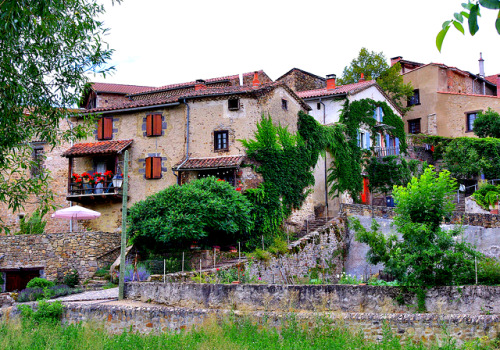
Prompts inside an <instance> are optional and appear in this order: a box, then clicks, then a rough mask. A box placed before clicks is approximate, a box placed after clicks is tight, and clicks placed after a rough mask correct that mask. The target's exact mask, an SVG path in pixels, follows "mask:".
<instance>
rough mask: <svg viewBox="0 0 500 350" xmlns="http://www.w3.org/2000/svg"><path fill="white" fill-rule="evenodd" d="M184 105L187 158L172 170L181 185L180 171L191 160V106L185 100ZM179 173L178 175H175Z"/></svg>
mask: <svg viewBox="0 0 500 350" xmlns="http://www.w3.org/2000/svg"><path fill="white" fill-rule="evenodd" d="M182 103H184V104H185V105H186V109H187V110H186V157H185V159H184V161H183V162H182V163H181V164H179V166H178V167H177V169H175V170H174V169H172V173H173V174H174V175H175V177H176V178H177V184H179V169H180V168H182V166H183V165H184V164H186V162H187V161H188V160H189V112H190V110H189V104H188V103H187V102H186V99H183V100H182ZM176 171H177V174H176V173H175V172H176Z"/></svg>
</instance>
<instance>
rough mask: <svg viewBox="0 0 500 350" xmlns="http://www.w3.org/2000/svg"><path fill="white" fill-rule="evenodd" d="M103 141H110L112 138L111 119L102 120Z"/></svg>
mask: <svg viewBox="0 0 500 350" xmlns="http://www.w3.org/2000/svg"><path fill="white" fill-rule="evenodd" d="M103 124H104V126H103V137H102V138H103V140H111V139H112V138H113V118H112V117H106V118H103Z"/></svg>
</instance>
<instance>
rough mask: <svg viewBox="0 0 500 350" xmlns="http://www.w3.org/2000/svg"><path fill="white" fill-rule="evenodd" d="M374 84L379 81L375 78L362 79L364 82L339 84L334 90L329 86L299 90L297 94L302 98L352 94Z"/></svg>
mask: <svg viewBox="0 0 500 350" xmlns="http://www.w3.org/2000/svg"><path fill="white" fill-rule="evenodd" d="M373 85H377V82H376V81H375V80H367V81H362V82H358V83H354V84H347V85H341V86H337V87H336V88H335V89H333V90H328V89H327V88H323V89H315V90H307V91H299V92H297V95H298V96H299V97H301V98H313V97H322V96H335V95H345V94H348V93H349V94H352V93H355V92H359V91H362V90H364V89H367V88H369V87H370V86H373Z"/></svg>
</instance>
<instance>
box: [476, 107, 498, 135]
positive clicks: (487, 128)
mask: <svg viewBox="0 0 500 350" xmlns="http://www.w3.org/2000/svg"><path fill="white" fill-rule="evenodd" d="M474 134H476V135H477V136H478V137H496V138H500V114H498V113H497V112H495V111H494V110H492V109H491V108H488V110H487V111H486V112H484V113H483V112H479V113H478V114H477V118H476V119H475V120H474Z"/></svg>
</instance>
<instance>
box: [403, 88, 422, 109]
mask: <svg viewBox="0 0 500 350" xmlns="http://www.w3.org/2000/svg"><path fill="white" fill-rule="evenodd" d="M415 100H416V101H415ZM418 105H420V89H415V90H413V96H412V97H410V98H409V99H408V103H407V104H406V106H407V107H411V106H418Z"/></svg>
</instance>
